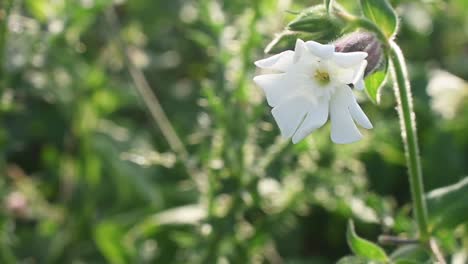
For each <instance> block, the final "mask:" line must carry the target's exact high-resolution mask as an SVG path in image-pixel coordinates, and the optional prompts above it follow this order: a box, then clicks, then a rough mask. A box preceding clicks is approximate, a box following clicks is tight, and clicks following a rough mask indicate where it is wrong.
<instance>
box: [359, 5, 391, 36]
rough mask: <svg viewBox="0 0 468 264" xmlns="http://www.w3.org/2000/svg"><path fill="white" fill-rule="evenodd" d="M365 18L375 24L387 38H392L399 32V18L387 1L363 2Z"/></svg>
mask: <svg viewBox="0 0 468 264" xmlns="http://www.w3.org/2000/svg"><path fill="white" fill-rule="evenodd" d="M361 7H362V12H363V13H364V16H365V17H366V18H368V19H369V20H371V21H372V22H374V24H376V25H377V26H378V27H379V28H380V29H381V30H382V31H383V32H384V34H385V36H387V38H392V37H393V36H394V34H395V33H396V31H397V27H398V18H397V15H396V13H395V10H394V9H393V8H392V6H391V5H390V4H389V3H388V1H387V0H361Z"/></svg>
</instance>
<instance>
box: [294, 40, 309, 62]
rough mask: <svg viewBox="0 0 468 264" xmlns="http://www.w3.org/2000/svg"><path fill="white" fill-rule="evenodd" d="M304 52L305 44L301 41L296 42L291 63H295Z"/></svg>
mask: <svg viewBox="0 0 468 264" xmlns="http://www.w3.org/2000/svg"><path fill="white" fill-rule="evenodd" d="M305 52H306V47H305V43H304V41H303V40H302V39H297V40H296V46H295V47H294V58H293V61H294V62H297V61H298V60H299V59H300V58H301V56H302V55H304V53H305Z"/></svg>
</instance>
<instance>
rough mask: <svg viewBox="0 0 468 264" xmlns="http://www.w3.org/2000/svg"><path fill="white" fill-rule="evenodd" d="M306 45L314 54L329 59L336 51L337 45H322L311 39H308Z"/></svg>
mask: <svg viewBox="0 0 468 264" xmlns="http://www.w3.org/2000/svg"><path fill="white" fill-rule="evenodd" d="M305 45H306V47H307V49H308V50H309V51H310V52H311V53H312V54H314V55H315V56H317V57H319V58H322V59H329V58H331V57H332V56H333V53H335V46H334V45H331V44H326V45H322V44H320V43H318V42H315V41H312V40H311V41H307V42H306V43H305Z"/></svg>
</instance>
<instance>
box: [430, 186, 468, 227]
mask: <svg viewBox="0 0 468 264" xmlns="http://www.w3.org/2000/svg"><path fill="white" fill-rule="evenodd" d="M467 193H468V177H465V178H464V179H462V180H461V181H459V182H458V183H455V184H453V185H449V186H446V187H442V188H438V189H435V190H433V191H431V192H429V193H428V194H427V195H426V201H427V207H428V213H429V224H430V225H431V226H432V228H433V229H453V228H455V227H456V226H458V225H459V224H462V223H466V222H467V219H468V202H467V201H466V194H467Z"/></svg>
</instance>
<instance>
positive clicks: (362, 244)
mask: <svg viewBox="0 0 468 264" xmlns="http://www.w3.org/2000/svg"><path fill="white" fill-rule="evenodd" d="M346 239H347V241H348V245H349V247H350V248H351V250H352V251H353V252H354V254H356V255H357V256H360V257H363V258H366V259H369V260H376V261H382V262H386V261H387V260H388V257H387V254H385V251H384V250H383V249H382V248H381V247H379V246H378V245H377V244H374V243H372V242H370V241H368V240H366V239H363V238H360V237H359V236H358V235H357V234H356V232H355V231H354V223H353V221H352V220H349V222H348V230H347V232H346Z"/></svg>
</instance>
